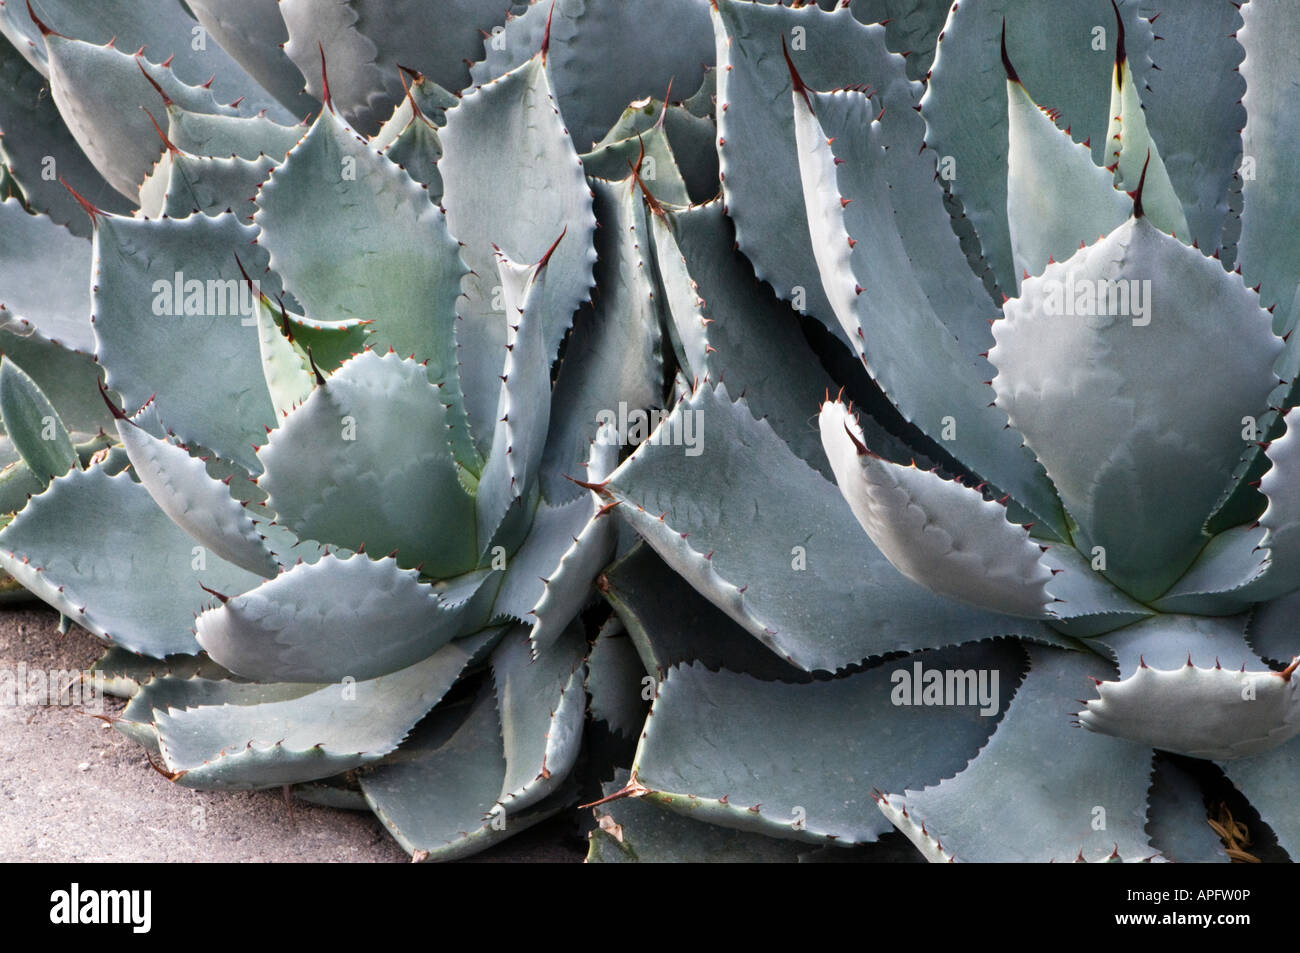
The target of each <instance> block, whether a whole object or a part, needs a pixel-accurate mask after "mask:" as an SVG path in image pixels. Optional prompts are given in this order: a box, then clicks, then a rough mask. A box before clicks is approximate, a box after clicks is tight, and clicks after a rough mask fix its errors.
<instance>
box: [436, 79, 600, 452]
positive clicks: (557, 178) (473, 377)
mask: <svg viewBox="0 0 1300 953" xmlns="http://www.w3.org/2000/svg"><path fill="white" fill-rule="evenodd" d="M439 137H440V138H441V140H442V145H443V149H444V152H443V157H442V161H441V162H439V163H438V171H439V172H440V173H441V174H442V180H443V186H444V189H445V194H444V196H443V204H444V206H445V207H446V209H447V225H448V227H449V228H450V229H451V233H452V234H453V235H455V236H456V237H457V238H458V239H460V241H461V242H462V244H463V246H464V247H463V248H462V249H461V253H462V255H463V256H464V259H465V264H466V265H467V266H468V267H469V269H470V272H469V274H468V275H467V276H466V277H465V280H464V281H463V282H462V285H461V288H460V289H459V290H460V291H463V292H464V295H465V299H464V301H463V302H461V305H460V307H461V311H460V315H461V322H460V324H459V325H458V326H457V328H456V339H457V341H458V342H459V343H460V347H461V350H462V354H463V355H464V357H463V358H462V366H461V382H462V387H463V388H464V390H465V402H466V406H467V408H468V411H469V418H470V422H471V430H472V432H473V434H474V438H475V440H477V441H478V443H479V449H480V450H481V451H482V452H483V453H484V454H486V452H487V450H488V448H489V446H490V442H491V440H492V433H493V426H492V422H493V421H494V420H495V418H494V417H493V412H494V411H495V410H496V408H497V399H498V396H499V392H500V389H501V388H500V377H499V376H500V373H501V365H500V363H499V360H498V359H499V357H500V355H501V354H502V349H503V348H504V347H505V344H506V338H507V320H506V315H504V314H503V313H502V306H503V303H502V301H501V294H500V293H499V286H500V279H499V278H498V277H497V271H496V261H495V255H494V246H497V247H499V248H500V249H501V251H503V252H504V253H505V254H507V255H509V256H510V257H511V258H512V259H514V260H515V261H538V260H540V259H541V257H542V256H543V255H544V254H545V253H546V250H547V249H548V248H550V247H551V245H552V243H553V242H554V241H555V239H556V236H558V235H560V234H563V235H564V240H563V241H562V242H560V244H559V246H558V247H557V248H556V249H555V253H554V255H553V256H552V257H551V261H550V264H549V266H548V268H547V278H546V293H545V295H544V297H543V299H542V302H541V307H540V313H541V315H542V320H543V327H544V335H543V340H544V341H545V347H546V349H545V355H546V359H547V360H551V359H553V358H554V356H555V353H556V349H557V348H558V347H559V343H560V340H561V338H562V337H563V336H564V333H565V331H567V330H568V328H569V323H570V321H571V320H572V318H573V312H574V311H575V310H577V307H578V304H579V303H580V302H582V301H585V300H586V299H587V294H588V291H589V289H590V288H591V283H592V265H593V264H594V262H595V259H596V252H595V248H594V247H593V245H592V233H593V232H594V231H595V228H596V217H595V215H593V214H592V197H591V190H590V189H589V188H588V186H587V180H586V178H585V177H584V176H583V173H582V163H581V162H580V161H579V159H578V154H577V153H576V152H575V151H574V149H573V144H572V142H570V140H569V137H568V136H567V135H566V134H565V129H564V120H563V119H562V117H561V116H560V114H559V111H558V110H557V108H556V106H555V102H554V100H553V98H552V96H551V84H550V70H549V69H548V68H547V67H546V66H545V65H544V63H543V61H542V59H541V57H540V56H535V57H533V58H532V59H530V60H528V62H526V63H524V64H523V65H522V66H519V67H518V68H516V69H515V70H513V71H511V72H510V73H507V74H506V75H505V76H502V77H501V78H500V79H497V80H494V81H493V82H491V83H489V84H487V85H486V86H482V87H480V88H478V89H475V90H474V91H473V92H471V93H467V94H466V95H465V96H464V97H463V98H462V99H461V101H460V104H459V105H458V106H456V108H454V109H449V110H447V125H446V126H444V127H443V129H442V130H441V131H440V133H439ZM455 290H456V289H453V293H454V291H455Z"/></svg>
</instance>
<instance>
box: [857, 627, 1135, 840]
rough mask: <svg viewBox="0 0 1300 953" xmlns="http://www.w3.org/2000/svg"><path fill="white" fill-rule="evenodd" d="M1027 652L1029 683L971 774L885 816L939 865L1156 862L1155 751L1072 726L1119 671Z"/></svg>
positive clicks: (888, 808)
mask: <svg viewBox="0 0 1300 953" xmlns="http://www.w3.org/2000/svg"><path fill="white" fill-rule="evenodd" d="M1028 651H1029V657H1030V669H1029V672H1028V674H1027V675H1026V676H1025V678H1024V681H1023V682H1022V683H1021V685H1020V688H1019V690H1018V691H1017V692H1016V697H1015V698H1014V699H1012V701H1011V706H1010V708H1009V709H1008V710H1007V712H1006V715H1005V716H1004V717H1003V719H1002V723H1001V724H1000V725H999V726H998V729H997V731H996V732H994V734H993V737H992V739H990V741H989V743H988V744H987V745H986V746H985V747H984V748H983V750H982V751H980V753H979V756H978V757H977V758H976V759H975V760H974V761H973V762H972V763H971V764H970V766H969V767H967V768H966V769H965V770H964V771H962V772H961V773H960V774H958V775H957V776H956V777H954V778H950V779H948V780H945V781H942V782H941V783H939V784H938V785H937V786H934V787H927V788H924V789H915V790H909V791H906V792H904V793H902V794H884V795H881V797H880V799H879V801H878V802H877V806H878V807H879V808H880V810H881V813H882V814H884V815H885V816H886V817H888V818H889V819H890V820H891V821H893V822H894V824H895V825H896V826H897V827H898V829H899V830H901V831H902V832H903V833H904V834H906V835H907V836H908V837H909V838H910V839H911V840H912V842H913V843H914V844H916V846H917V848H918V849H919V850H920V851H921V852H922V853H923V854H926V856H927V858H928V859H930V860H932V861H947V860H951V859H954V858H955V859H957V860H963V861H972V862H977V863H978V862H987V861H993V862H1017V863H1026V862H1028V863H1034V862H1037V863H1042V862H1046V861H1051V860H1055V861H1057V862H1063V861H1071V860H1075V859H1076V858H1082V859H1084V860H1090V861H1096V860H1103V859H1105V858H1107V857H1108V856H1111V855H1113V854H1118V855H1119V856H1120V857H1122V858H1123V859H1124V860H1129V861H1140V860H1147V859H1149V858H1151V857H1152V856H1153V855H1155V854H1156V850H1155V849H1154V848H1153V847H1152V846H1151V842H1150V839H1149V837H1148V835H1147V833H1146V831H1145V830H1144V828H1145V825H1146V818H1147V803H1146V795H1147V788H1148V786H1149V784H1150V779H1151V754H1150V750H1149V749H1144V748H1141V747H1139V746H1137V745H1134V744H1132V743H1130V742H1123V741H1118V740H1116V739H1113V738H1105V737H1102V736H1100V735H1096V734H1091V733H1089V732H1086V731H1082V730H1080V729H1079V728H1078V727H1075V726H1074V725H1072V724H1071V718H1072V712H1074V711H1075V710H1076V709H1077V707H1078V702H1077V701H1076V700H1075V698H1076V696H1077V695H1078V694H1079V692H1080V689H1081V688H1082V687H1083V683H1084V680H1085V678H1088V677H1095V676H1099V675H1102V676H1110V675H1113V674H1114V668H1113V666H1111V665H1110V664H1109V663H1108V662H1106V661H1104V660H1103V659H1101V658H1099V657H1097V656H1095V655H1088V654H1086V653H1066V652H1056V651H1053V650H1051V649H1040V648H1038V647H1034V646H1030V647H1029V649H1028ZM931 737H935V736H931ZM1048 765H1050V769H1048V768H1047V767H1046V766H1048Z"/></svg>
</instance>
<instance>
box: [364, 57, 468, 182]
mask: <svg viewBox="0 0 1300 953" xmlns="http://www.w3.org/2000/svg"><path fill="white" fill-rule="evenodd" d="M456 102H457V100H456V97H455V96H453V95H451V93H449V92H447V91H446V90H445V89H443V88H442V87H441V86H439V85H438V84H437V83H435V82H434V81H433V80H431V79H428V78H427V77H424V76H421V77H419V78H418V79H416V80H414V81H413V82H412V83H411V84H410V86H409V87H408V88H407V91H406V99H404V100H402V102H401V103H400V104H399V105H398V107H397V108H396V109H394V110H393V115H392V116H391V117H389V119H388V121H387V122H385V123H384V125H383V127H382V128H381V129H380V130H379V133H378V134H377V135H376V136H375V138H374V139H373V140H371V144H372V145H374V146H375V147H376V148H380V149H381V151H382V152H383V153H384V155H386V156H387V157H388V158H389V159H390V160H392V161H393V162H396V163H397V164H398V165H399V166H401V167H402V168H403V169H405V170H406V174H407V175H409V176H410V177H411V178H412V179H414V180H415V181H416V182H419V183H420V184H421V185H424V186H426V187H427V188H428V195H429V201H431V202H433V204H434V205H441V204H442V173H440V172H439V171H438V161H439V160H440V159H441V158H442V140H441V139H440V138H439V136H438V127H439V126H442V125H443V124H444V123H445V122H446V121H447V115H446V114H447V110H448V109H450V108H451V107H452V106H455V105H456Z"/></svg>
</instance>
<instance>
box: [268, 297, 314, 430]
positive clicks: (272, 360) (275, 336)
mask: <svg viewBox="0 0 1300 953" xmlns="http://www.w3.org/2000/svg"><path fill="white" fill-rule="evenodd" d="M281 315H282V319H281V320H282V321H283V322H284V323H283V324H281V323H278V322H277V321H276V319H275V316H274V315H273V314H272V313H271V302H270V301H268V300H267V299H266V298H264V297H262V296H260V295H259V296H258V299H257V347H258V352H259V353H260V354H261V355H262V374H263V376H264V377H265V378H266V390H267V393H268V394H270V395H271V403H272V404H274V405H275V412H276V413H277V414H278V415H280V416H281V417H284V416H286V415H287V414H288V413H289V411H291V410H293V409H294V408H295V407H297V406H298V405H299V404H301V403H302V402H303V401H305V400H306V399H307V398H308V397H310V396H311V392H312V388H313V387H314V386H315V383H316V382H315V380H314V379H313V376H312V371H311V359H312V358H314V357H315V356H316V355H315V352H312V354H311V356H310V357H309V358H307V359H304V358H303V356H302V354H301V353H299V351H298V349H297V348H295V347H294V346H293V344H292V343H291V341H290V339H289V338H288V337H286V333H287V334H292V333H293V323H292V320H291V319H290V317H289V313H288V312H287V311H283V310H282V311H281Z"/></svg>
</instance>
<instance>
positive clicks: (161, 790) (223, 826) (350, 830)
mask: <svg viewBox="0 0 1300 953" xmlns="http://www.w3.org/2000/svg"><path fill="white" fill-rule="evenodd" d="M57 622H58V615H57V613H55V612H53V611H51V610H48V609H45V608H43V607H42V608H13V609H8V608H7V609H4V610H0V671H16V670H17V668H18V666H19V664H20V663H26V666H27V670H28V671H32V670H36V669H40V670H43V671H49V670H75V671H81V670H84V669H86V668H88V667H89V666H90V665H91V664H92V663H93V662H94V661H95V659H96V658H98V657H99V656H100V655H101V654H102V652H103V646H102V644H101V643H100V642H99V641H98V640H96V639H94V638H92V637H91V636H90V635H88V634H87V633H85V632H83V631H81V630H80V629H76V628H74V629H72V630H71V631H70V632H69V633H68V634H66V635H60V634H59V632H58V629H57ZM120 707H121V704H120V703H119V702H118V701H117V700H115V699H108V700H107V701H106V702H105V712H106V713H108V712H111V711H112V710H115V709H117V708H120ZM557 821H559V819H557ZM565 823H566V822H563V821H561V822H559V823H557V822H552V823H550V824H547V825H543V826H541V827H539V828H534V829H533V830H531V831H527V832H524V833H522V834H520V835H519V837H517V838H514V839H512V840H510V841H507V842H505V843H504V844H501V845H499V846H498V847H497V848H495V849H493V850H492V851H488V852H485V853H484V854H482V855H480V856H479V857H478V858H476V859H481V860H487V861H493V860H496V861H572V860H576V859H580V858H581V856H582V853H581V845H580V844H575V843H574V842H573V841H572V840H571V839H570V838H569V837H568V836H566V835H567V834H568V828H566V827H565V826H564V825H565ZM405 860H407V856H406V854H405V852H404V851H402V849H401V848H400V847H398V846H397V844H396V843H395V842H394V841H393V839H392V838H391V837H390V836H389V835H388V834H387V832H386V831H384V830H383V828H382V827H381V826H380V824H379V822H378V821H377V820H375V818H374V817H373V815H370V814H368V813H361V812H355V811H342V810H333V809H329V808H322V807H316V806H313V805H310V804H304V803H302V802H297V803H296V804H295V805H294V819H293V820H292V821H291V820H290V816H289V811H288V809H287V808H286V806H285V803H284V800H283V798H282V797H281V796H280V795H279V794H278V793H272V792H266V791H257V792H237V793H222V794H217V793H213V792H207V791H191V790H189V789H187V788H182V787H179V786H177V785H174V784H172V783H171V782H169V781H167V780H166V779H165V778H163V777H162V776H161V775H160V774H158V773H157V772H155V771H154V770H153V769H152V768H150V767H149V764H148V763H147V761H146V760H145V756H144V751H143V749H141V748H140V747H139V746H138V745H136V744H134V743H133V742H131V741H129V740H128V739H126V738H125V737H123V736H122V735H121V734H120V733H118V732H117V731H114V730H113V729H112V728H110V727H109V726H108V725H107V724H106V723H104V722H103V721H100V720H98V719H96V718H93V717H90V716H89V715H87V714H86V713H85V712H84V711H83V710H82V709H80V708H74V707H70V706H66V705H65V706H57V705H55V706H49V705H22V704H20V705H8V704H0V861H7V862H16V861H17V862H21V861H98V862H107V861H113V862H138V861H143V862H151V861H170V862H194V861H265V862H283V861H306V862H336V861H345V862H346V861H363V862H364V861H370V862H378V861H383V862H402V861H405Z"/></svg>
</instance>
